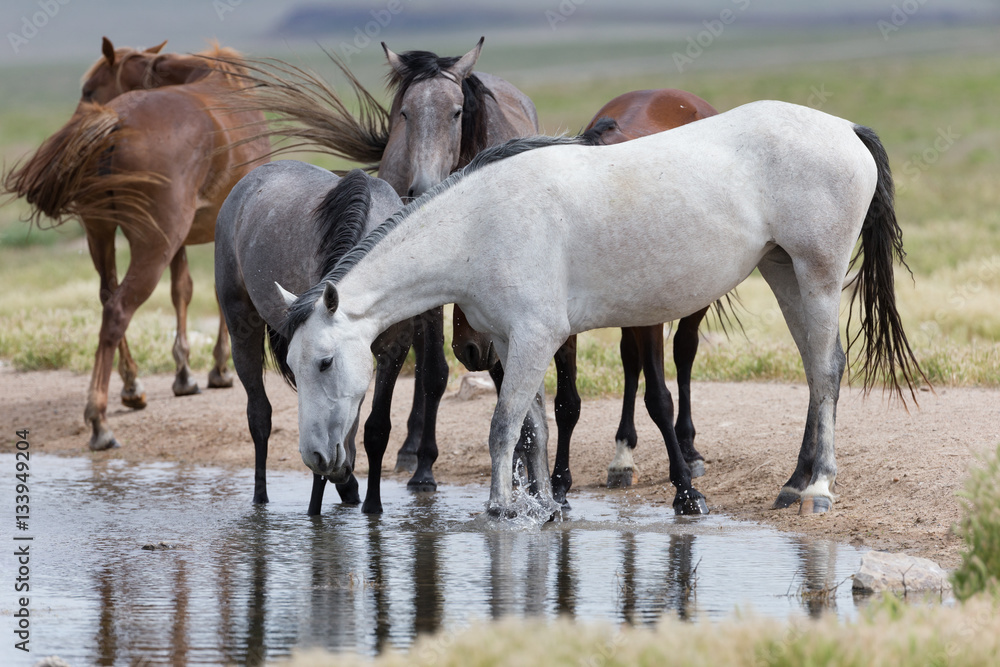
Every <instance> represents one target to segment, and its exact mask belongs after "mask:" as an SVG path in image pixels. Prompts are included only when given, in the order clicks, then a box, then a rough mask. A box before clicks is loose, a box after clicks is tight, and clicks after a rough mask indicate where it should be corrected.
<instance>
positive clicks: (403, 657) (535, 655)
mask: <svg viewBox="0 0 1000 667" xmlns="http://www.w3.org/2000/svg"><path fill="white" fill-rule="evenodd" d="M994 605H995V603H994V601H993V600H991V599H986V598H977V599H975V600H972V601H970V602H968V603H966V604H964V605H959V606H955V607H942V606H932V605H912V606H910V605H905V604H902V603H900V602H898V601H897V600H895V599H893V598H888V599H886V600H885V601H884V602H880V603H875V604H872V605H871V606H870V607H869V608H868V609H867V610H866V611H864V612H863V613H862V615H861V617H860V618H859V619H857V620H856V621H851V622H843V623H842V622H840V621H838V620H837V618H836V617H835V616H833V615H828V616H826V617H824V618H822V619H820V620H809V619H798V620H793V621H778V620H767V619H761V618H757V617H754V616H752V615H749V616H746V615H744V616H736V617H734V618H731V619H727V620H724V621H721V622H718V623H698V624H691V623H685V622H683V621H680V620H677V619H674V618H664V619H663V620H661V621H660V623H659V624H658V625H657V626H656V627H655V628H634V627H617V626H613V625H611V624H609V623H589V624H585V623H580V622H575V621H572V620H568V619H561V620H558V621H554V622H545V621H539V620H538V619H505V620H501V621H498V622H495V623H493V624H490V625H483V624H479V625H474V626H472V627H469V628H466V629H464V630H458V631H452V632H448V631H445V632H441V633H438V634H435V635H422V636H420V637H418V638H417V640H416V642H414V644H413V646H412V647H411V648H410V649H409V650H407V651H405V652H402V651H394V650H389V651H387V652H386V653H384V654H383V655H381V656H379V657H377V658H366V657H360V656H356V655H351V654H333V653H326V652H323V651H316V650H314V651H310V652H303V653H300V654H298V655H296V656H294V657H293V658H292V659H291V660H289V661H286V662H284V663H279V664H288V665H292V666H293V667H322V666H326V665H338V666H342V667H356V666H361V665H370V666H372V667H396V666H399V667H402V666H404V665H405V666H406V667H420V666H422V665H435V667H438V666H440V667H451V666H455V667H458V666H462V667H492V666H501V665H518V666H521V665H524V666H525V667H530V666H533V665H601V666H602V667H645V666H647V665H648V666H650V667H653V666H659V665H688V666H690V667H701V666H706V667H707V666H715V665H727V666H730V667H742V666H747V667H749V666H751V665H753V666H754V667H758V666H768V667H801V666H803V665H824V666H827V667H848V666H850V667H855V666H856V667H867V666H869V665H907V666H908V667H909V666H914V667H917V666H922V665H934V666H940V665H950V666H953V667H962V666H973V665H975V666H986V665H992V664H995V663H996V656H997V654H998V652H1000V632H998V631H1000V615H998V614H997V611H996V607H995V606H994Z"/></svg>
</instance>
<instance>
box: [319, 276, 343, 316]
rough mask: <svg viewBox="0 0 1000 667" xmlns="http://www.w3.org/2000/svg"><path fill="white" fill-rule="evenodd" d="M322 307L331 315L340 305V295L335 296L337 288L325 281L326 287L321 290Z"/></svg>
mask: <svg viewBox="0 0 1000 667" xmlns="http://www.w3.org/2000/svg"><path fill="white" fill-rule="evenodd" d="M323 305H324V306H326V310H327V312H328V313H330V314H331V315H333V313H335V312H336V311H337V306H339V305H340V295H339V294H337V288H336V287H335V286H334V284H333V283H331V282H330V281H329V280H328V281H326V286H325V287H324V288H323Z"/></svg>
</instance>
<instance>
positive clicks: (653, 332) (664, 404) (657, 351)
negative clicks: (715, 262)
mask: <svg viewBox="0 0 1000 667" xmlns="http://www.w3.org/2000/svg"><path fill="white" fill-rule="evenodd" d="M633 331H634V332H635V340H636V343H637V344H638V347H639V355H640V358H641V359H642V372H643V374H644V375H645V376H646V394H645V401H646V411H647V412H648V413H649V416H650V417H651V418H652V419H653V423H655V424H656V426H657V427H658V428H659V429H660V433H661V434H662V435H663V442H664V444H666V446H667V456H668V457H669V458H670V482H671V483H672V484H673V485H674V488H676V489H677V495H676V496H675V497H674V503H673V505H674V511H675V512H676V513H677V514H708V504H707V503H706V502H705V497H704V496H703V495H701V493H700V492H699V491H698V490H697V489H695V488H694V487H693V486H692V485H691V469H690V468H689V467H688V464H687V461H685V460H684V455H683V454H682V453H681V446H680V443H679V442H677V434H676V433H675V432H674V404H673V400H672V399H671V397H670V391H669V390H668V389H667V384H666V382H665V381H664V378H663V325H662V324H657V325H655V326H651V327H636V328H635V329H633Z"/></svg>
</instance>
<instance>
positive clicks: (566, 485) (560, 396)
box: [552, 336, 580, 506]
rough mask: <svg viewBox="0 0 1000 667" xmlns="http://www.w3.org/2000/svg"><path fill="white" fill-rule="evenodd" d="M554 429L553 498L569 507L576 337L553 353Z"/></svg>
mask: <svg viewBox="0 0 1000 667" xmlns="http://www.w3.org/2000/svg"><path fill="white" fill-rule="evenodd" d="M555 361H556V400H555V412H556V428H557V429H558V438H559V442H558V445H557V446H556V460H555V465H554V466H553V467H552V497H553V498H554V499H555V501H556V502H557V503H561V504H563V505H564V506H568V505H569V503H567V502H566V493H567V492H569V490H570V487H572V486H573V475H572V474H570V470H569V443H570V440H571V439H572V437H573V429H575V428H576V424H577V422H578V421H580V394H579V392H578V391H577V390H576V336H570V337H569V338H567V339H566V342H565V343H563V344H562V347H560V348H559V350H558V351H556V357H555Z"/></svg>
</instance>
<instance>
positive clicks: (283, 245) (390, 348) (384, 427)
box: [215, 160, 413, 514]
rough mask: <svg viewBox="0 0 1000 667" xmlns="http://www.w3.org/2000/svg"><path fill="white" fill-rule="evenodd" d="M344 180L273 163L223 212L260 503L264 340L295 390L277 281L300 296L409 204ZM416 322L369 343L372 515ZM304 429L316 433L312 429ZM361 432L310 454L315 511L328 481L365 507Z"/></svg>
mask: <svg viewBox="0 0 1000 667" xmlns="http://www.w3.org/2000/svg"><path fill="white" fill-rule="evenodd" d="M343 182H344V181H343V180H342V179H340V178H338V177H337V176H335V175H334V174H332V173H330V172H329V171H327V170H325V169H320V168H319V167H315V166H313V165H309V164H306V163H304V162H297V161H293V160H281V161H277V162H272V163H269V164H265V165H263V166H261V167H258V168H257V169H254V170H253V171H252V172H250V173H249V174H247V175H246V176H245V177H244V178H243V179H242V180H240V182H239V183H237V185H236V187H234V188H233V190H232V192H231V193H230V194H229V197H228V198H227V199H226V201H225V203H224V204H223V206H222V209H221V210H220V212H219V218H218V223H217V225H216V231H215V285H216V290H217V292H218V296H219V303H220V305H221V307H222V311H223V314H224V315H225V318H226V323H227V324H228V325H229V331H230V333H231V336H232V350H233V364H234V366H235V367H236V372H237V374H238V375H239V377H240V381H241V382H242V383H243V386H244V387H245V388H246V392H247V422H248V424H249V427H250V435H251V437H252V438H253V442H254V450H255V473H254V497H253V500H254V502H255V503H266V502H267V501H268V498H267V482H266V474H265V467H266V463H267V442H268V438H269V437H270V433H271V403H270V401H269V400H268V398H267V394H266V393H265V391H264V377H263V373H264V341H265V336H267V337H268V339H269V342H270V344H271V349H272V352H273V353H274V357H275V362H276V365H277V366H278V368H279V369H280V370H281V371H282V374H283V375H284V377H285V378H286V379H287V380H288V381H289V383H290V384H292V386H294V385H295V376H294V374H292V373H291V372H290V370H289V368H288V366H287V364H286V363H285V362H284V354H285V351H286V349H287V340H285V339H284V338H283V336H282V334H281V331H280V328H279V327H280V325H281V322H282V320H283V319H284V317H285V303H284V301H282V299H281V296H280V294H279V292H278V290H277V288H276V287H275V282H280V283H281V284H282V285H287V286H289V289H296V290H300V291H301V290H305V289H307V288H309V287H310V286H311V285H314V284H315V283H316V282H317V281H318V280H319V279H320V278H321V277H322V276H323V275H325V274H326V273H327V272H328V271H330V269H332V268H333V266H334V264H335V263H336V260H337V259H338V258H339V257H341V256H342V255H343V254H344V253H345V252H347V251H348V250H349V249H350V248H352V247H353V246H354V245H355V244H356V243H357V242H358V240H360V239H361V238H362V237H363V236H364V235H365V234H366V233H368V231H370V230H371V229H372V228H374V227H375V226H376V225H378V224H379V223H381V222H382V221H383V220H385V219H386V218H388V217H389V216H390V215H392V214H393V213H395V212H396V210H398V209H399V208H400V206H401V205H402V203H401V202H400V200H399V197H397V196H396V193H395V192H394V191H393V190H392V188H391V187H389V186H388V185H387V184H386V183H385V182H383V181H380V180H378V179H375V178H371V177H369V176H366V175H365V174H364V173H363V172H360V171H359V172H357V174H356V178H355V179H354V181H353V182H354V183H355V188H354V190H353V191H352V190H349V189H347V188H344V187H342V186H341V184H342V183H343ZM350 204H354V205H355V206H363V208H364V211H365V214H364V215H363V216H357V215H355V216H350V215H345V206H349V205H350ZM412 326H413V324H412V320H406V321H405V322H402V323H400V324H396V325H393V326H390V327H388V329H387V331H386V332H384V333H383V334H382V335H380V336H379V337H378V338H377V340H375V341H374V342H373V343H372V345H371V351H372V352H373V353H374V354H375V358H376V360H377V364H378V373H377V380H376V388H375V394H374V398H373V400H372V411H371V415H370V417H369V418H368V420H367V421H366V423H365V431H364V444H365V451H366V453H367V455H368V461H369V465H370V473H369V478H368V490H367V493H366V496H365V503H364V506H363V510H364V511H365V512H380V511H382V502H381V498H380V492H379V479H380V472H381V463H382V453H383V452H384V451H385V446H386V442H387V441H388V439H389V405H390V402H391V399H392V389H393V387H394V386H395V382H396V376H397V375H398V374H399V369H400V368H401V367H402V364H403V361H404V360H405V358H406V354H407V352H408V351H409V340H410V338H411V337H412V331H411V329H412ZM400 341H404V343H403V344H401V343H400ZM368 363H370V360H369V362H368ZM357 416H358V415H357V414H355V420H356V419H357ZM300 428H301V429H302V430H304V431H306V432H310V429H309V426H308V425H301V426H300ZM356 430H357V424H356V423H355V424H354V426H353V428H352V432H351V435H350V441H349V442H348V444H347V450H346V451H347V454H346V455H345V456H344V457H342V458H340V459H338V460H336V461H329V462H325V463H324V462H319V461H317V460H315V455H313V454H309V455H308V456H310V457H311V458H310V460H308V461H306V465H308V466H310V467H313V468H316V469H321V470H323V474H322V475H320V474H316V475H314V478H313V491H312V497H311V499H310V502H309V513H310V514H318V513H319V511H320V507H321V503H322V500H323V490H324V488H325V485H326V480H329V481H330V482H333V483H335V484H336V485H337V490H338V492H339V493H340V496H341V498H342V499H343V500H344V502H347V503H358V502H360V497H359V494H358V482H357V480H356V479H355V477H354V475H353V469H354V457H355V445H354V435H355V432H356Z"/></svg>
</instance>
